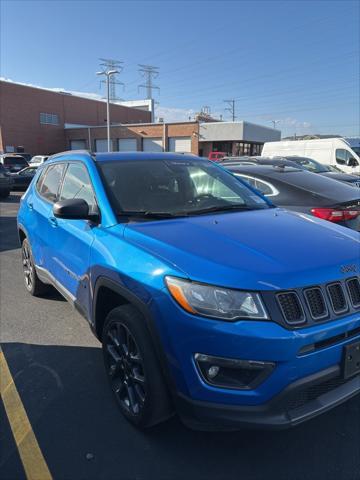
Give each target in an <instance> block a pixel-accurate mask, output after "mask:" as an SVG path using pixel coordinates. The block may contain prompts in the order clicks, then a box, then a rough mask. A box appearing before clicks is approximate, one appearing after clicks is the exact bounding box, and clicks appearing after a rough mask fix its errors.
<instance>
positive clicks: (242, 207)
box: [188, 205, 268, 215]
mask: <svg viewBox="0 0 360 480" xmlns="http://www.w3.org/2000/svg"><path fill="white" fill-rule="evenodd" d="M264 208H268V206H264V207H255V206H252V207H250V206H249V205H221V206H219V205H218V206H216V207H215V206H214V207H208V208H202V209H200V210H191V211H189V212H188V215H202V214H205V213H212V212H226V211H229V210H238V211H248V210H263V209H264Z"/></svg>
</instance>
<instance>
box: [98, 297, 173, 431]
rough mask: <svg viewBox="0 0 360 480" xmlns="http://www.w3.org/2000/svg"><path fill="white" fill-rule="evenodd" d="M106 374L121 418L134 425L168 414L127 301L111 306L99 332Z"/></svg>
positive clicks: (149, 350)
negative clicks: (121, 414) (111, 308)
mask: <svg viewBox="0 0 360 480" xmlns="http://www.w3.org/2000/svg"><path fill="white" fill-rule="evenodd" d="M102 346H103V355H104V363H105V369H106V374H107V376H108V379H109V382H110V387H111V389H112V391H113V393H114V396H115V398H116V401H117V403H118V405H119V407H120V410H121V412H122V413H123V415H124V416H125V418H126V419H127V420H128V421H129V422H131V423H132V424H133V425H135V426H136V427H138V428H147V427H151V426H153V425H156V424H158V423H160V422H162V421H164V420H166V419H167V418H169V417H170V416H171V415H172V408H171V402H170V398H169V394H168V391H167V388H166V385H165V381H164V378H163V375H162V372H161V369H160V365H159V361H158V359H157V357H156V355H155V352H154V348H153V345H152V340H151V337H150V333H149V331H148V328H147V327H146V325H145V322H144V319H143V317H142V315H141V314H140V313H139V311H138V310H136V309H135V308H134V307H132V306H131V305H123V306H121V307H117V308H115V309H114V310H112V311H111V312H110V313H109V315H108V316H107V318H106V323H105V327H104V331H103V335H102Z"/></svg>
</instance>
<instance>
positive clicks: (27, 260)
mask: <svg viewBox="0 0 360 480" xmlns="http://www.w3.org/2000/svg"><path fill="white" fill-rule="evenodd" d="M22 263H23V271H24V280H25V286H26V288H27V289H28V290H31V288H32V286H33V276H34V265H33V262H32V258H31V252H30V248H29V246H28V244H27V243H25V242H24V243H23V247H22Z"/></svg>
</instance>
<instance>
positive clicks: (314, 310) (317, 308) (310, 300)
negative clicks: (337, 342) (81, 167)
mask: <svg viewBox="0 0 360 480" xmlns="http://www.w3.org/2000/svg"><path fill="white" fill-rule="evenodd" d="M304 295H305V298H306V301H307V304H308V307H309V310H310V313H311V316H312V317H313V319H314V320H320V319H322V318H325V317H327V316H328V309H327V306H326V303H325V299H324V296H323V293H322V291H321V288H319V287H314V288H307V289H306V290H304Z"/></svg>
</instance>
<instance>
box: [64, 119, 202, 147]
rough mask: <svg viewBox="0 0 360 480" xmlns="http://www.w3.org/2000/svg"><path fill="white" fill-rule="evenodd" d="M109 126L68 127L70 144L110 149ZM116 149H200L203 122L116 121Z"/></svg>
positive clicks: (114, 135)
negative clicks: (200, 133)
mask: <svg viewBox="0 0 360 480" xmlns="http://www.w3.org/2000/svg"><path fill="white" fill-rule="evenodd" d="M106 134H107V132H106V126H105V127H103V126H100V127H99V126H96V127H91V126H89V127H87V128H83V127H76V128H74V127H72V128H67V129H66V138H67V148H68V149H71V150H78V149H88V150H92V151H94V152H104V151H107V138H106ZM111 142H112V150H113V151H144V152H162V151H168V152H183V153H188V152H191V153H194V154H195V155H197V154H198V153H199V123H198V122H185V123H142V124H131V125H112V126H111Z"/></svg>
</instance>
